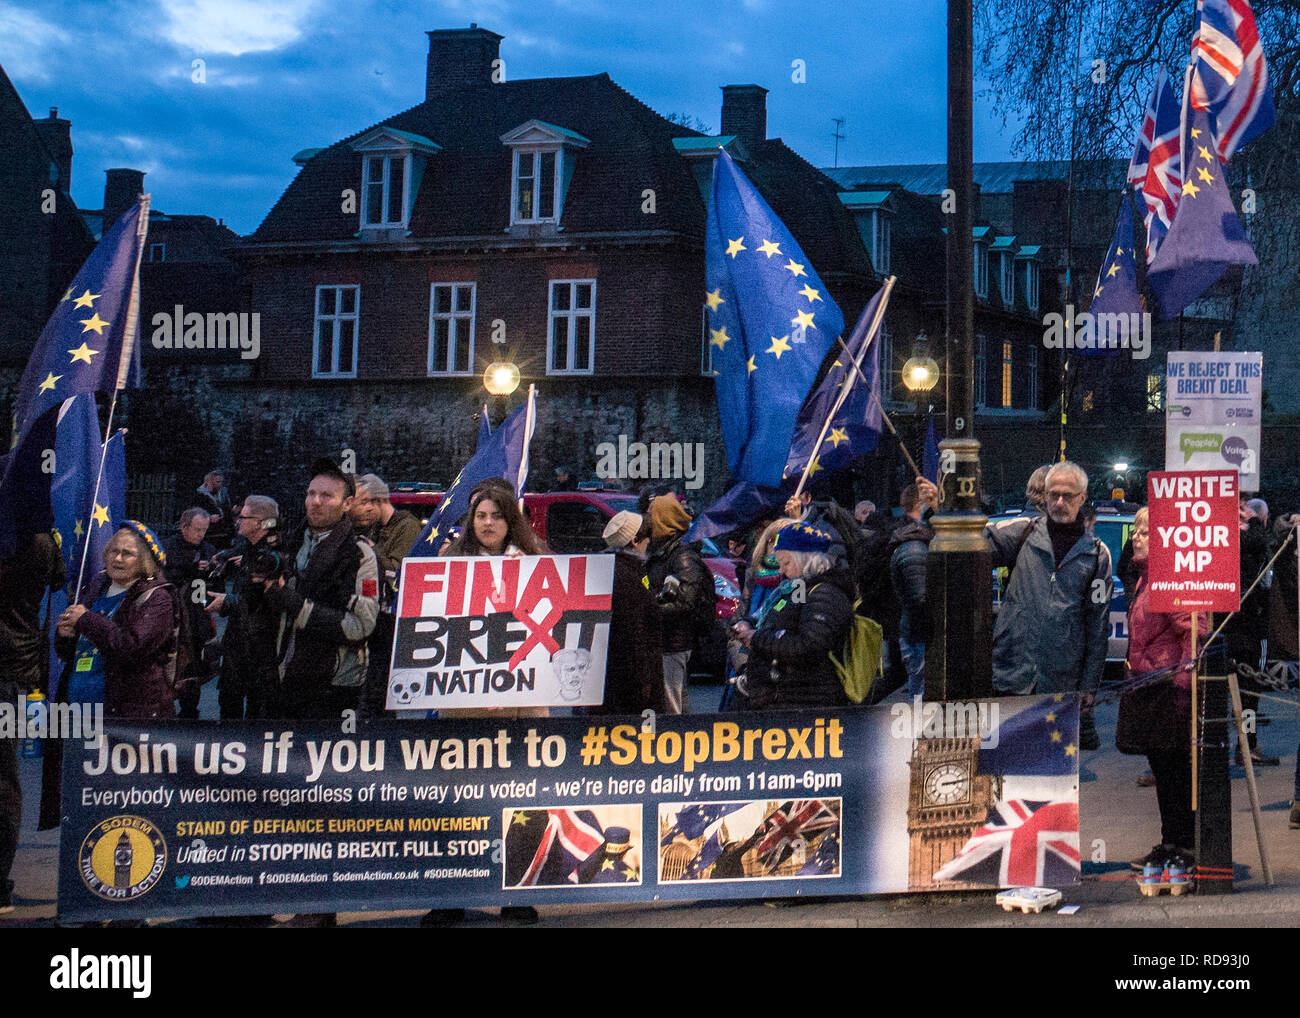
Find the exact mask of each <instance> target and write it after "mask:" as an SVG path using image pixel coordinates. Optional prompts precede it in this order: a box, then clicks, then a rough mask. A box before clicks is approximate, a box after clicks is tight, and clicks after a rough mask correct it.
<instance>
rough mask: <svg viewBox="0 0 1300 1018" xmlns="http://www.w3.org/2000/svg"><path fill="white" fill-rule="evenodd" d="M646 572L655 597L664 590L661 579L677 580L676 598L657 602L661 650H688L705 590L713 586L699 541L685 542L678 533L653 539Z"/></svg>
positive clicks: (669, 652)
mask: <svg viewBox="0 0 1300 1018" xmlns="http://www.w3.org/2000/svg"><path fill="white" fill-rule="evenodd" d="M646 573H647V574H648V575H649V577H650V593H651V596H654V597H657V596H658V595H659V593H660V591H662V590H663V587H664V580H665V579H667V578H668V577H669V576H676V577H677V579H678V580H679V581H680V583H681V587H680V590H679V591H678V595H677V597H676V598H674V599H672V600H671V601H668V602H666V603H663V604H659V605H658V608H659V617H660V619H661V620H662V622H663V634H664V653H665V654H677V653H680V652H681V651H684V650H691V649H692V648H694V646H695V632H696V629H697V626H698V622H699V614H700V610H701V609H700V606H701V604H702V603H703V601H704V595H705V593H707V592H708V591H710V590H711V589H712V587H713V577H712V576H711V575H710V574H709V570H708V568H707V567H706V566H705V565H704V559H703V558H701V557H700V545H699V544H698V542H697V543H692V544H686V543H684V542H683V541H682V535H681V534H675V535H670V536H668V537H665V538H660V539H659V540H657V541H652V542H651V544H650V555H649V558H648V559H647V560H646Z"/></svg>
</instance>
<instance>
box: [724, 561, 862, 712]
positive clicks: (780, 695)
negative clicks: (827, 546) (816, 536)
mask: <svg viewBox="0 0 1300 1018" xmlns="http://www.w3.org/2000/svg"><path fill="white" fill-rule="evenodd" d="M806 589H807V598H806V600H805V601H804V603H803V604H799V603H797V602H796V601H795V600H794V599H793V598H782V599H781V600H780V601H778V602H777V603H776V604H775V605H774V606H773V607H772V609H771V611H769V612H768V613H767V615H766V617H765V618H764V619H763V625H762V627H761V628H760V629H758V631H757V632H755V633H754V636H753V639H752V640H751V641H750V645H749V663H748V665H746V668H745V695H746V697H748V699H749V704H750V706H752V707H753V708H755V709H757V710H774V709H776V708H780V707H847V706H849V698H848V697H847V696H846V695H845V693H844V686H843V684H842V683H841V682H840V677H839V673H838V672H836V671H835V665H834V664H833V663H832V662H831V659H830V655H831V654H832V653H834V654H835V655H837V656H838V655H840V654H842V653H843V652H844V641H845V639H846V638H847V637H848V634H849V627H850V626H851V625H852V623H853V599H852V595H853V581H852V579H851V577H850V576H849V574H848V572H847V571H845V570H839V569H833V570H831V571H830V572H828V573H823V574H822V575H820V576H816V577H812V578H810V579H808V580H807V581H806Z"/></svg>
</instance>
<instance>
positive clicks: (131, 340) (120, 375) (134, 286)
mask: <svg viewBox="0 0 1300 1018" xmlns="http://www.w3.org/2000/svg"><path fill="white" fill-rule="evenodd" d="M151 200H152V199H151V196H150V195H147V194H142V195H141V196H140V218H139V220H137V222H136V228H135V277H134V278H133V279H132V280H131V295H130V297H129V298H128V299H127V302H126V320H125V322H124V324H123V331H122V347H121V352H120V355H119V357H118V361H117V378H116V379H115V380H114V385H113V399H112V401H111V402H110V403H109V404H108V421H107V422H106V423H105V425H104V440H103V441H102V442H101V443H100V446H99V471H98V472H97V473H96V474H95V490H94V492H93V493H92V494H91V496H90V511H91V514H92V516H91V518H89V519H87V520H86V543H85V544H84V545H82V547H81V565H80V567H79V568H78V569H77V586H76V587H75V588H74V590H73V592H72V598H71V599H70V601H69V603H70V604H76V603H77V600H78V599H79V598H80V597H81V584H82V581H83V580H84V579H85V576H86V559H87V558H88V557H89V556H90V533H91V529H90V528H91V525H92V524H93V523H94V519H93V514H94V511H95V508H96V506H97V505H98V502H99V488H100V485H101V483H102V482H103V480H104V461H105V460H106V459H107V458H108V440H109V439H110V438H111V437H112V436H113V413H114V411H116V409H117V395H118V393H119V392H121V391H122V389H123V388H124V387H125V386H126V381H127V375H128V373H129V372H130V370H131V365H132V364H133V362H134V360H135V343H136V335H135V331H136V326H137V324H138V323H139V320H140V259H141V257H142V256H143V255H144V239H145V236H146V235H147V234H148V232H149V203H150V201H151Z"/></svg>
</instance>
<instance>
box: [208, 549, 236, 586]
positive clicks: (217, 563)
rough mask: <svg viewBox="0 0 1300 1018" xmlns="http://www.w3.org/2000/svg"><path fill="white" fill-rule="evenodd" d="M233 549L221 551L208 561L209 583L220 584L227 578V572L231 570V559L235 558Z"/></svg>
mask: <svg viewBox="0 0 1300 1018" xmlns="http://www.w3.org/2000/svg"><path fill="white" fill-rule="evenodd" d="M235 557H236V556H235V553H234V551H233V550H232V549H230V548H227V549H226V550H225V551H219V552H217V553H216V554H215V555H213V556H212V558H211V559H209V560H208V582H209V583H220V582H221V581H222V580H224V579H225V578H226V571H227V570H228V569H230V565H231V561H230V560H231V559H233V558H235Z"/></svg>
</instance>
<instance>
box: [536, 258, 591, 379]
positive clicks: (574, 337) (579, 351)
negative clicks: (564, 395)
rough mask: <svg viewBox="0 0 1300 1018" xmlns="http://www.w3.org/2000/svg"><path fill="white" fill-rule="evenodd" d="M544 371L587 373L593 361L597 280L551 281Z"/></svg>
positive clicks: (553, 373) (556, 373)
mask: <svg viewBox="0 0 1300 1018" xmlns="http://www.w3.org/2000/svg"><path fill="white" fill-rule="evenodd" d="M548 307H549V312H548V314H547V321H548V327H547V330H546V373H547V374H548V375H590V374H591V373H592V366H593V364H594V363H595V360H596V281H595V280H594V279H553V280H551V293H550V303H549V305H548Z"/></svg>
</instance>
